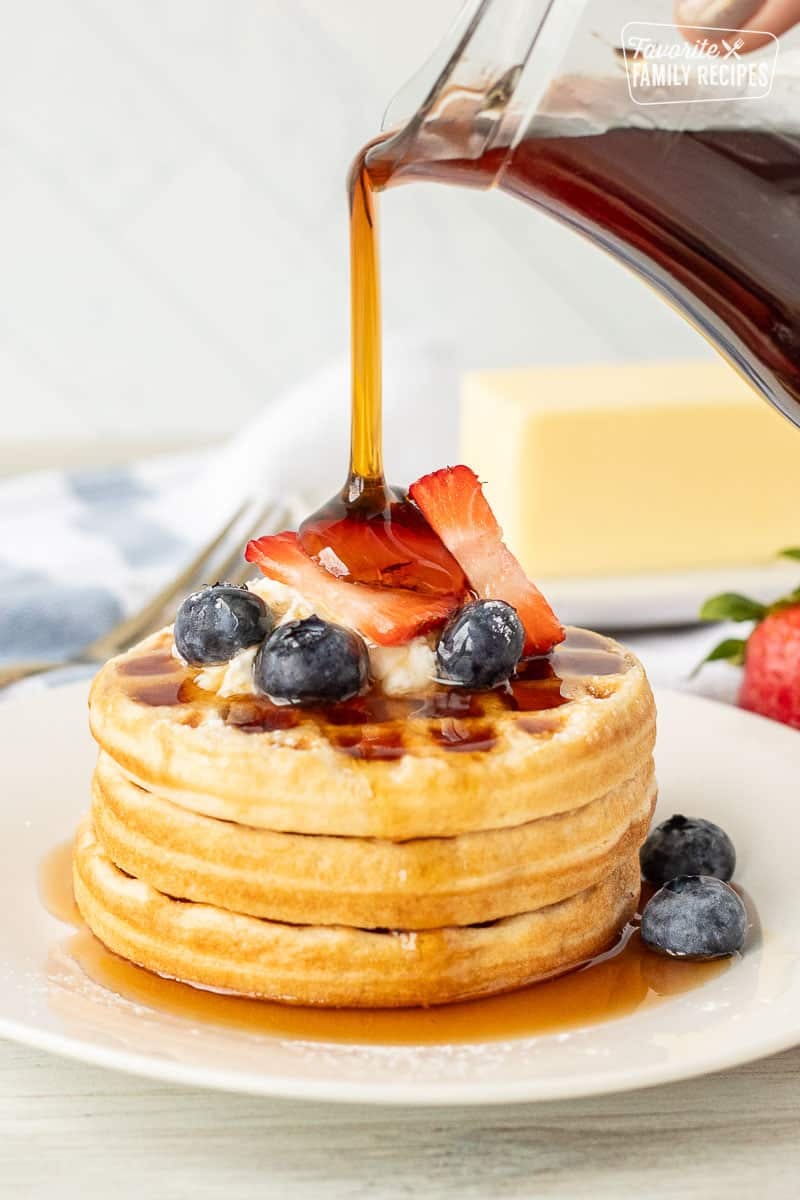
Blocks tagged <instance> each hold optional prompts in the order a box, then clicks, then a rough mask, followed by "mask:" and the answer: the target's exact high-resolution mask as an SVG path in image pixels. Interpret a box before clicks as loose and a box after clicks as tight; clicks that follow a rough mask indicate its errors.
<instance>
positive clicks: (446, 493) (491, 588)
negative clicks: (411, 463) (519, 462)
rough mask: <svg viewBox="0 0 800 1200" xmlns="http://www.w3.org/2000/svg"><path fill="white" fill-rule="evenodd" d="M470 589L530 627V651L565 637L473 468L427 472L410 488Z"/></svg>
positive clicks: (542, 651)
mask: <svg viewBox="0 0 800 1200" xmlns="http://www.w3.org/2000/svg"><path fill="white" fill-rule="evenodd" d="M409 494H410V496H411V499H412V500H413V501H414V502H415V504H417V505H418V506H419V508H420V509H421V510H422V513H423V516H424V517H425V519H426V520H427V522H428V524H429V525H431V526H432V527H433V529H435V530H436V532H437V533H438V535H439V537H440V538H441V539H442V541H443V542H444V544H445V546H447V549H448V550H449V551H450V553H451V554H452V555H453V557H454V558H455V560H456V562H458V563H459V565H460V566H461V567H463V569H464V572H465V574H466V576H467V579H468V580H469V582H470V585H471V587H472V588H473V590H474V591H475V592H477V594H478V596H479V597H481V599H486V600H505V602H506V604H511V605H513V607H514V608H515V609H516V610H517V612H518V613H519V618H520V620H521V621H522V624H523V626H524V628H525V647H524V650H523V653H524V654H526V655H532V654H546V653H547V651H548V650H551V649H552V647H553V646H554V645H555V644H556V643H557V642H561V641H563V639H564V630H563V628H562V626H561V624H560V622H559V621H558V619H557V617H556V616H555V614H554V612H553V610H552V609H551V607H550V605H549V604H548V603H547V601H546V600H545V598H544V596H543V595H542V593H541V592H540V591H539V589H538V588H536V587H534V585H533V584H532V583H531V581H530V580H529V579H528V577H527V576H526V574H525V572H524V571H523V569H522V567H521V566H520V565H519V563H518V562H517V560H516V558H515V557H514V555H513V554H512V553H511V551H510V550H509V549H508V548H507V546H505V544H504V543H503V531H502V529H501V528H500V526H499V525H498V523H497V518H496V517H495V515H494V513H493V512H492V510H491V508H490V507H489V503H488V501H487V499H486V497H485V496H484V494H483V489H482V488H481V485H480V481H479V479H478V476H477V475H476V474H475V472H474V471H472V470H470V468H469V467H464V466H460V467H444V468H442V470H441V471H434V472H433V473H432V474H431V475H423V476H422V478H421V479H418V480H417V482H416V483H414V484H412V485H411V487H410V488H409Z"/></svg>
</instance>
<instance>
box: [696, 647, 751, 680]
mask: <svg viewBox="0 0 800 1200" xmlns="http://www.w3.org/2000/svg"><path fill="white" fill-rule="evenodd" d="M746 648H747V642H746V641H745V639H744V638H725V640H724V641H722V642H718V643H717V645H716V646H715V647H714V649H713V650H710V651H709V652H708V654H707V655H706V656H705V658H704V659H701V661H700V662H699V663H698V664H697V666H696V667H695V669H694V670H693V671H692V678H694V676H695V675H696V674H697V672H698V671H699V670H700V668H701V667H703V666H705V664H706V663H709V662H729V663H730V664H731V666H733V667H743V666H744V652H745V649H746Z"/></svg>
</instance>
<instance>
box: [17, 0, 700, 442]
mask: <svg viewBox="0 0 800 1200" xmlns="http://www.w3.org/2000/svg"><path fill="white" fill-rule="evenodd" d="M457 8H458V0H394V2H392V3H390V2H389V0H113V3H109V0H0V14H2V22H1V23H0V406H1V407H0V437H2V438H4V439H7V440H8V439H20V438H47V439H52V438H53V437H67V438H71V439H72V438H103V437H111V436H113V437H114V438H119V437H120V436H122V437H127V436H135V437H142V436H147V437H151V436H152V437H159V436H162V435H163V436H173V435H178V436H181V437H183V436H190V437H195V436H197V437H206V436H208V435H213V434H214V433H216V432H218V431H219V432H221V431H225V430H228V429H230V428H232V427H233V426H235V425H237V424H238V423H240V422H241V421H243V420H244V419H246V418H247V417H248V415H250V414H252V413H253V412H255V411H256V410H257V409H258V408H259V406H261V405H262V404H263V403H265V402H267V401H269V400H270V399H271V398H273V397H275V395H276V394H278V393H279V391H280V389H281V388H282V387H284V386H285V385H286V384H287V383H288V382H289V381H291V380H292V379H295V378H296V377H297V375H298V373H305V372H307V371H308V370H309V369H311V368H312V367H313V366H315V365H316V364H319V363H322V362H324V361H325V360H326V359H328V358H330V357H331V356H334V355H338V354H341V353H343V352H344V351H345V349H346V346H347V339H348V308H347V241H346V211H345V200H344V177H345V172H346V168H347V165H348V163H349V161H350V159H351V157H352V156H353V154H354V152H355V151H356V149H357V148H358V147H359V145H360V144H361V143H362V142H363V141H364V140H365V139H366V138H368V137H370V136H371V135H373V134H374V133H375V132H376V131H377V128H378V126H379V122H380V119H381V114H382V112H383V108H384V107H385V105H386V103H387V102H388V100H389V99H390V97H391V96H392V94H393V92H394V91H395V90H396V89H397V88H398V87H399V86H401V85H402V84H403V83H404V82H405V80H406V78H407V77H408V76H409V75H410V74H411V73H412V72H413V71H414V70H415V69H416V68H417V67H418V66H419V65H420V64H421V62H422V61H423V59H424V58H425V57H426V55H427V53H428V52H429V50H430V49H431V48H432V47H433V45H434V43H435V41H436V40H437V39H438V37H439V35H440V34H441V33H442V32H443V30H444V29H445V28H446V26H447V24H448V21H449V19H450V17H451V15H452V14H453V13H454V12H455V11H456V10H457ZM383 230H384V264H385V301H386V303H385V320H386V327H387V329H404V330H413V331H417V332H423V333H424V332H427V333H430V334H431V335H432V336H435V337H438V338H447V339H452V340H453V342H454V344H455V352H456V353H457V355H458V359H459V362H460V363H461V364H463V365H467V366H469V365H494V364H510V363H524V362H539V361H541V362H557V361H562V360H563V361H574V360H593V359H616V358H622V357H637V358H648V357H650V358H653V357H667V356H670V355H678V354H682V353H684V354H692V353H703V349H702V343H700V342H699V339H698V338H697V336H696V335H695V334H694V333H693V332H692V331H691V330H690V329H689V328H688V327H685V326H684V325H683V323H682V322H681V321H679V319H678V318H677V317H675V316H674V315H673V314H672V313H671V312H670V311H669V310H668V309H667V308H666V307H665V306H663V305H662V304H661V303H660V302H659V301H658V300H656V299H655V298H654V297H652V296H650V295H649V293H648V292H647V290H646V289H645V288H643V287H642V286H641V285H640V284H638V283H637V282H636V281H634V280H632V279H629V278H628V277H627V276H626V275H625V274H624V273H623V272H622V271H621V270H620V269H619V268H618V267H616V266H615V265H614V264H613V263H611V262H610V261H608V260H606V259H605V258H604V257H603V256H602V255H600V254H599V253H598V252H597V251H595V250H593V249H592V248H590V247H587V246H585V245H584V244H583V243H582V242H581V241H580V240H579V239H577V238H576V237H575V236H574V235H572V234H570V233H568V232H566V231H564V230H562V229H560V228H557V227H556V226H555V225H554V224H552V223H551V222H550V221H549V220H547V219H546V218H543V217H540V216H538V215H537V214H534V213H533V212H531V211H530V210H527V209H525V208H524V206H522V205H520V204H518V203H517V202H514V201H511V200H509V199H508V198H507V197H504V196H501V195H494V194H492V195H479V194H474V193H468V192H458V191H456V190H454V189H444V188H437V187H433V186H431V187H420V186H417V187H410V188H406V189H400V190H399V191H398V192H396V193H394V194H392V195H390V196H389V197H387V199H386V202H385V204H384V224H383Z"/></svg>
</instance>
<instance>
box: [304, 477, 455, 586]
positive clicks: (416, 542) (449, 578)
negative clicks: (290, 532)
mask: <svg viewBox="0 0 800 1200" xmlns="http://www.w3.org/2000/svg"><path fill="white" fill-rule="evenodd" d="M298 541H299V542H300V545H301V546H302V548H303V550H305V552H306V554H308V555H309V556H310V557H311V558H314V559H315V560H316V561H317V562H319V563H320V564H321V566H323V567H325V568H326V569H327V570H328V571H331V573H332V574H334V575H339V576H340V577H341V578H344V579H348V580H349V581H350V582H356V583H375V584H380V585H381V586H384V587H394V588H410V589H412V590H413V591H419V592H433V593H436V594H446V595H449V594H454V593H459V592H463V591H464V590H465V589H466V586H467V581H466V579H465V578H464V572H463V571H462V570H461V567H460V566H459V565H458V563H457V562H456V560H455V559H454V558H453V556H452V554H450V552H449V551H448V550H447V548H446V547H445V546H444V545H443V543H442V540H441V538H439V537H437V535H436V534H435V533H434V532H433V530H432V529H431V527H430V525H429V524H428V522H427V521H426V520H425V518H424V517H423V515H422V513H421V512H420V511H419V509H418V508H417V507H416V506H415V505H413V504H411V503H410V502H409V501H407V500H396V499H394V498H393V497H392V496H389V497H387V501H386V506H385V508H383V509H382V510H379V511H377V512H371V511H369V510H367V511H366V512H365V511H362V510H361V509H358V508H352V509H350V510H348V508H347V507H346V505H345V504H344V503H343V502H342V500H341V498H339V497H337V498H336V499H335V500H333V501H331V502H330V503H329V504H327V505H326V506H325V508H324V509H322V510H321V511H320V512H318V513H315V514H314V516H313V517H310V518H309V519H308V520H307V521H304V522H303V524H302V525H301V526H300V530H299V533H298Z"/></svg>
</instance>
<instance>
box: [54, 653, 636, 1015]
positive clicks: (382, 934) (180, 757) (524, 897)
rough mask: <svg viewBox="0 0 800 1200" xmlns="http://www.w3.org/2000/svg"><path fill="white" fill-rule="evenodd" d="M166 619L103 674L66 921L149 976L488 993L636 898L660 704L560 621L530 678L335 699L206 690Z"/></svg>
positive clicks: (383, 1003) (614, 920) (242, 986)
mask: <svg viewBox="0 0 800 1200" xmlns="http://www.w3.org/2000/svg"><path fill="white" fill-rule="evenodd" d="M197 675H198V671H197V669H196V668H192V667H188V666H186V665H184V664H183V663H182V662H181V661H180V660H179V659H178V658H177V657H176V656H175V654H174V653H173V642H172V634H171V631H169V630H164V631H162V632H161V633H158V634H156V635H154V636H153V637H152V638H149V639H148V640H147V641H145V642H143V643H142V644H141V645H139V646H138V647H136V648H134V649H133V650H132V651H130V652H129V653H128V654H126V655H123V656H121V657H120V658H117V659H114V660H112V661H111V662H110V663H108V664H107V665H106V666H105V667H104V668H103V670H102V671H101V672H100V674H99V675H98V677H97V679H96V681H95V684H94V687H93V690H92V696H91V721H92V730H93V733H94V736H95V738H96V739H97V741H98V743H99V745H100V754H99V758H98V763H97V769H96V771H95V775H94V782H93V803H92V811H91V815H90V817H88V818H87V819H86V821H85V822H84V823H83V825H82V826H81V828H80V830H79V832H78V836H77V840H76V847H75V859H74V884H75V895H76V899H77V902H78V905H79V907H80V910H81V912H82V914H83V916H84V918H85V920H86V921H87V923H88V925H89V926H90V928H91V929H92V930H93V931H94V933H95V934H96V935H97V936H98V937H99V938H100V939H101V940H102V941H103V942H104V943H105V944H106V945H107V946H108V947H109V948H110V949H112V950H114V951H116V952H117V953H119V954H121V955H123V956H124V957H126V958H128V959H130V960H132V961H133V962H135V963H138V964H140V965H141V966H144V967H148V968H150V969H151V970H153V971H157V972H159V973H160V974H162V975H166V976H170V977H174V978H178V979H182V980H186V981H188V982H192V983H196V984H200V985H204V986H208V987H214V988H222V989H229V990H231V991H234V992H238V993H244V994H249V995H255V996H263V997H268V998H270V999H274V1000H280V1001H284V1002H287V1003H295V1004H317V1005H330V1006H368V1007H392V1006H407V1005H428V1004H441V1003H446V1002H449V1001H455V1000H461V999H466V998H468V997H477V996H484V995H490V994H492V993H496V992H501V991H506V990H510V989H512V988H516V987H520V986H522V985H524V984H527V983H531V982H534V981H536V980H540V979H543V978H546V977H547V976H550V975H553V974H557V973H559V972H562V971H565V970H568V969H569V968H571V967H574V966H576V965H578V964H580V963H581V962H584V961H586V960H587V959H589V958H591V957H592V956H594V955H596V954H598V953H600V952H602V951H603V950H605V949H607V948H608V947H609V946H610V945H611V944H613V942H614V940H615V939H616V937H617V936H618V934H619V931H620V929H621V928H622V926H624V924H625V923H626V921H627V920H628V919H629V918H630V917H631V915H632V914H633V912H634V910H635V907H636V903H637V900H638V896H639V861H638V851H639V846H640V845H641V843H642V841H643V840H644V837H645V836H646V833H647V828H648V825H649V822H650V818H651V814H652V810H653V806H654V803H655V778H654V773H653V760H652V751H653V743H654V737H655V712H654V705H653V699H652V695H651V692H650V688H649V686H648V683H647V680H646V678H645V675H644V672H643V670H642V667H641V665H640V664H639V663H638V661H637V660H636V659H635V658H634V657H633V655H631V654H629V653H627V652H625V651H624V650H623V649H622V647H620V646H619V645H617V644H616V643H614V642H612V641H610V640H608V639H605V638H600V637H598V636H597V635H594V634H588V633H585V632H584V631H570V634H569V636H568V638H567V641H566V642H565V643H564V644H563V645H562V646H560V647H557V648H556V650H555V651H554V652H553V654H552V655H551V659H550V664H549V665H546V669H544V670H541V671H540V672H539V675H538V677H537V678H534V679H532V680H529V681H527V682H525V681H523V682H521V683H520V684H519V689H518V690H517V691H516V692H515V690H514V687H509V688H507V689H505V690H500V691H493V692H487V693H472V694H465V693H459V692H458V691H457V690H455V689H450V690H446V689H434V690H433V691H432V692H431V694H429V695H427V696H423V697H417V698H405V699H404V700H402V701H398V700H394V701H393V700H391V699H389V698H384V697H381V696H379V695H376V694H375V693H374V692H373V693H370V694H368V695H367V697H364V698H360V699H358V700H356V701H352V702H348V703H346V704H342V705H338V706H333V707H331V708H329V709H322V708H320V709H302V708H296V707H288V708H287V707H285V706H284V707H280V706H277V705H274V704H272V703H271V702H270V701H269V700H267V699H266V698H261V697H257V696H253V695H243V696H240V697H230V696H228V697H225V698H223V697H221V696H220V695H218V694H216V693H215V692H213V691H206V690H204V689H203V688H201V687H200V686H198V683H197Z"/></svg>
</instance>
